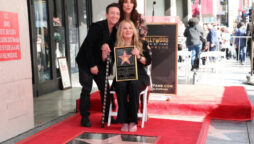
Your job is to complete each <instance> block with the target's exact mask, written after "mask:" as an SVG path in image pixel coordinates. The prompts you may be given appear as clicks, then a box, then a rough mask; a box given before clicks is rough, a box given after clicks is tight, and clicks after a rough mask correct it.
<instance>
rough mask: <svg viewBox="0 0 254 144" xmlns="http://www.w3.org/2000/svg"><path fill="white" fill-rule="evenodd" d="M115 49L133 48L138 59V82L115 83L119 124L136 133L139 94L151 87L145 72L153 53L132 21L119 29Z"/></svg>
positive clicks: (124, 23) (123, 23)
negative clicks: (140, 37)
mask: <svg viewBox="0 0 254 144" xmlns="http://www.w3.org/2000/svg"><path fill="white" fill-rule="evenodd" d="M116 38H117V41H116V43H115V47H128V46H133V45H134V49H133V51H132V54H133V55H135V56H136V58H137V68H138V80H131V81H121V82H115V84H114V89H115V91H116V94H117V101H118V115H117V120H118V122H120V123H122V124H123V125H122V128H121V131H130V132H135V131H136V130H137V124H138V116H137V114H138V108H139V94H140V92H141V91H142V90H144V89H145V88H146V87H147V86H148V85H150V79H149V76H148V74H147V72H146V70H145V68H146V66H147V65H149V64H150V63H151V60H152V59H151V51H150V48H149V46H148V44H147V42H145V41H141V40H140V39H139V36H138V33H137V30H136V28H135V26H134V24H133V23H132V22H131V21H128V20H123V21H122V22H121V23H120V24H119V27H118V31H117V37H116Z"/></svg>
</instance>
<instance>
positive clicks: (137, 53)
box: [131, 48, 141, 59]
mask: <svg viewBox="0 0 254 144" xmlns="http://www.w3.org/2000/svg"><path fill="white" fill-rule="evenodd" d="M131 53H132V54H133V55H135V56H136V57H137V59H139V58H140V57H141V56H140V54H139V51H138V49H137V48H134V49H133V50H132V52H131Z"/></svg>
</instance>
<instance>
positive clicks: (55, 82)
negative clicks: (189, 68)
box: [0, 0, 191, 142]
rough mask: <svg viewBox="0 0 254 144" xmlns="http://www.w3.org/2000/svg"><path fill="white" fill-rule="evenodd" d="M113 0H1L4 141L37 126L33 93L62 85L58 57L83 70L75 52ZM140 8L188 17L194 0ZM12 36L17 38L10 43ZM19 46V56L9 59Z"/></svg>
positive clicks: (144, 0)
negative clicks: (6, 41)
mask: <svg viewBox="0 0 254 144" xmlns="http://www.w3.org/2000/svg"><path fill="white" fill-rule="evenodd" d="M112 2H118V1H117V0H108V1H104V2H103V3H102V2H100V1H95V0H94V1H92V0H19V1H17V0H8V1H6V0H0V3H1V5H0V75H1V77H0V99H1V100H0V115H1V118H0V142H2V141H5V140H7V139H9V138H12V137H14V136H16V135H19V134H21V133H23V132H25V131H27V130H29V129H32V128H33V127H34V109H33V105H34V103H33V98H34V97H38V96H41V95H43V94H46V93H50V92H53V91H56V90H61V89H62V88H61V85H62V84H61V76H60V70H59V65H58V58H62V57H66V59H67V64H68V69H69V71H70V75H72V74H75V73H77V72H78V68H77V64H76V63H75V57H76V55H77V53H78V50H79V47H80V45H81V44H82V42H83V40H84V38H85V37H86V34H87V31H88V27H89V25H90V24H91V23H92V22H95V21H98V20H102V19H104V18H105V8H106V6H107V5H108V4H109V3H112ZM137 9H138V11H139V12H140V13H141V14H143V15H147V16H152V15H154V16H179V17H180V19H181V20H182V21H186V22H187V20H188V19H189V18H190V17H191V0H187V1H186V0H180V1H179V0H164V1H161V0H160V1H159V0H138V7H137ZM12 15H14V16H12ZM13 23H15V25H14V28H12V27H11V26H12V24H13ZM3 31H5V32H6V33H4V32H3ZM7 31H8V32H9V31H11V32H12V31H15V32H16V34H15V37H14V34H13V35H12V33H8V34H9V35H7ZM9 37H12V38H13V39H15V42H14V41H11V42H10V43H5V40H7V39H9ZM14 46H16V47H15V48H16V49H15V52H16V53H15V54H17V57H12V58H9V59H8V58H7V57H8V56H16V55H11V54H12V52H11V51H8V50H7V48H14Z"/></svg>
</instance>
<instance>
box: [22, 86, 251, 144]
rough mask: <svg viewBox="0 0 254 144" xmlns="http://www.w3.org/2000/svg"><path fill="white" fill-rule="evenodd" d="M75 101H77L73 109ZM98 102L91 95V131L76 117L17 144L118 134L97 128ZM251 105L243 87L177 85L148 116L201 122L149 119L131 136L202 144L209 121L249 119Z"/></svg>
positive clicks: (115, 127)
mask: <svg viewBox="0 0 254 144" xmlns="http://www.w3.org/2000/svg"><path fill="white" fill-rule="evenodd" d="M78 103H79V101H77V106H78V105H79V104H78ZM100 107H101V103H100V98H99V93H98V92H96V93H94V94H92V95H91V109H92V111H94V112H92V113H93V114H92V115H91V121H92V125H93V127H92V128H83V127H80V125H79V123H80V116H79V115H78V114H76V115H74V116H72V117H70V118H68V119H66V120H64V121H62V122H60V123H58V124H56V125H54V126H51V127H50V128H48V129H46V130H43V131H41V132H39V133H37V134H35V135H33V136H31V137H29V138H27V139H25V140H23V141H21V142H19V143H31V144H36V143H38V144H39V143H44V142H45V143H52V144H53V143H54V144H56V143H57V144H58V143H66V142H68V141H70V140H71V139H73V138H75V137H77V136H79V135H80V134H82V133H83V132H95V133H118V134H122V132H121V131H120V128H121V125H120V124H117V125H114V124H113V125H111V126H110V127H109V128H108V127H106V128H100V120H101V114H99V113H98V111H100ZM252 108H253V107H252V104H251V102H250V101H249V98H248V96H247V93H246V91H245V89H244V88H243V87H239V86H233V87H222V86H201V85H179V86H178V94H177V96H173V97H172V98H171V100H170V101H155V100H154V101H151V100H150V101H149V104H148V113H149V114H159V115H185V116H186V115H189V116H193V115H195V116H206V117H207V119H206V120H204V121H203V122H190V121H179V120H166V119H154V118H150V119H149V120H148V122H147V123H145V127H144V128H143V129H141V128H140V127H139V129H138V131H137V132H135V133H127V134H132V135H145V136H158V137H159V140H158V141H157V143H167V144H204V143H205V141H206V137H207V133H208V127H209V123H210V118H213V119H224V120H240V121H243V120H252V119H253V111H252Z"/></svg>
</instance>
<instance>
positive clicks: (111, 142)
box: [75, 135, 151, 144]
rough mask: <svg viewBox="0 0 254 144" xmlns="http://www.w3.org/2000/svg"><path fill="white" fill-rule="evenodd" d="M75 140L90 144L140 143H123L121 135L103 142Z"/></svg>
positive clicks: (144, 143)
mask: <svg viewBox="0 0 254 144" xmlns="http://www.w3.org/2000/svg"><path fill="white" fill-rule="evenodd" d="M75 140H77V141H81V142H86V143H89V144H138V143H139V142H133V141H129V142H128V141H123V140H122V137H121V135H116V136H112V137H110V138H107V139H104V140H101V139H81V138H76V139H75ZM142 143H143V144H151V143H146V142H142Z"/></svg>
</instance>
